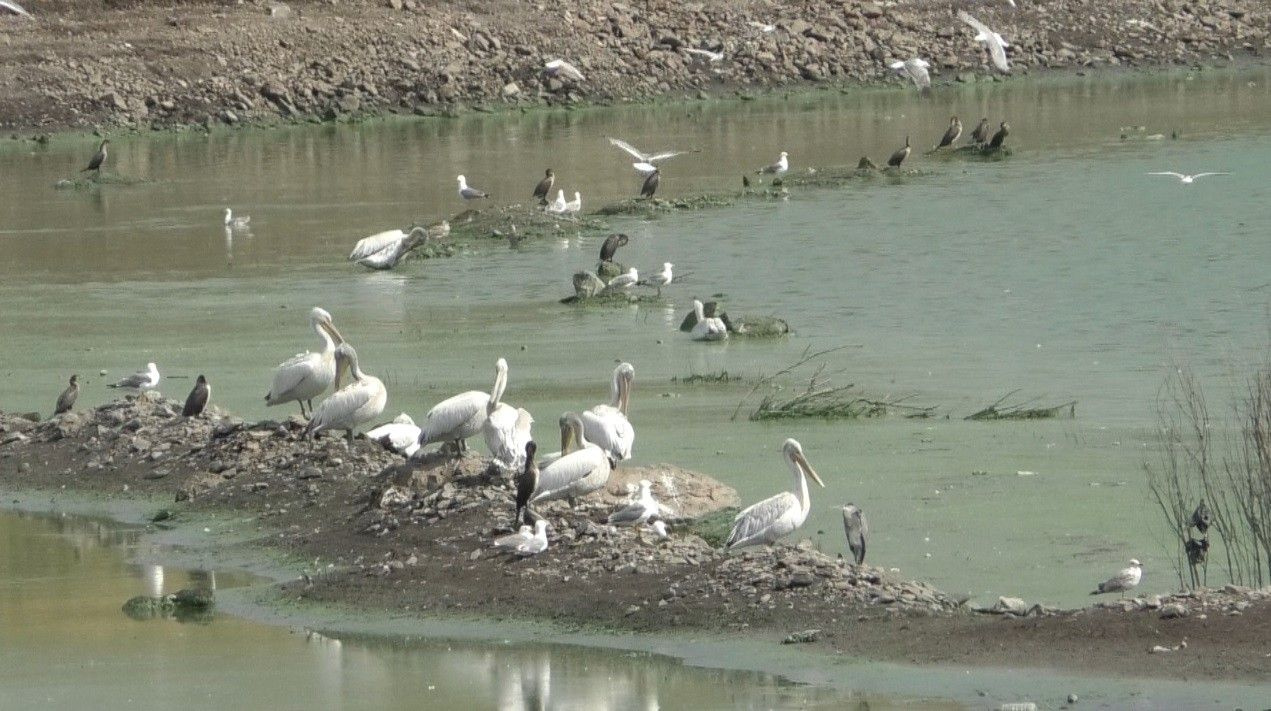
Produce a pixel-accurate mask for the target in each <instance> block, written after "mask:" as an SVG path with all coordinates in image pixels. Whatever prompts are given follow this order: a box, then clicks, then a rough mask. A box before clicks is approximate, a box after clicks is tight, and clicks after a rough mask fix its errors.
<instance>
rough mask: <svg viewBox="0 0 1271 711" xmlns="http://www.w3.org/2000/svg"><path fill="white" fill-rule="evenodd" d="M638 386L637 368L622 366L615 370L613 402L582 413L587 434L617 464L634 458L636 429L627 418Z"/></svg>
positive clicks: (610, 399) (624, 364)
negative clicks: (636, 382)
mask: <svg viewBox="0 0 1271 711" xmlns="http://www.w3.org/2000/svg"><path fill="white" fill-rule="evenodd" d="M634 383H635V366H633V365H631V364H630V363H625V362H624V363H620V364H619V365H618V367H617V368H614V369H613V380H612V382H611V383H610V386H609V402H607V403H601V404H599V405H596V406H595V407H593V408H591V409H590V410H587V411H586V412H584V413H582V422H583V433H584V434H586V435H587V441H589V442H593V443H595V444H596V446H597V447H600V448H601V449H603V450H604V451H605V452H607V453H608V454H609V456H610V458H612V459H613V460H614V461H618V462H622V461H626V460H628V459H630V458H631V450H632V448H633V447H634V446H635V428H634V427H632V426H631V421H630V420H628V419H627V407H628V406H629V405H630V403H631V386H632V385H633V384H634Z"/></svg>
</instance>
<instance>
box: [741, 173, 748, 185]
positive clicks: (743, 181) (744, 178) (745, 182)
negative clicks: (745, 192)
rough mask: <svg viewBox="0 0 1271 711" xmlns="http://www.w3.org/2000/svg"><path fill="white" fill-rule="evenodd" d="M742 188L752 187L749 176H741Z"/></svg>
mask: <svg viewBox="0 0 1271 711" xmlns="http://www.w3.org/2000/svg"><path fill="white" fill-rule="evenodd" d="M741 186H742V187H743V188H748V187H750V176H747V175H743V176H741Z"/></svg>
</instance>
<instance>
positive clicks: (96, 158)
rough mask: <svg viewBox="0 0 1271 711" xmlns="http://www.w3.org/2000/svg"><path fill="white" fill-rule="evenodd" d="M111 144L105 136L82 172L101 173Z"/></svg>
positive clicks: (24, 12)
mask: <svg viewBox="0 0 1271 711" xmlns="http://www.w3.org/2000/svg"><path fill="white" fill-rule="evenodd" d="M22 14H26V11H25V10H23V13H22ZM109 145H110V139H109V138H103V139H102V142H101V145H99V146H97V152H96V153H94V154H93V157H92V158H89V159H88V167H87V168H85V169H83V170H81V171H80V172H81V173H87V172H88V171H90V170H95V171H97V172H98V173H101V170H102V163H105V162H106V146H109Z"/></svg>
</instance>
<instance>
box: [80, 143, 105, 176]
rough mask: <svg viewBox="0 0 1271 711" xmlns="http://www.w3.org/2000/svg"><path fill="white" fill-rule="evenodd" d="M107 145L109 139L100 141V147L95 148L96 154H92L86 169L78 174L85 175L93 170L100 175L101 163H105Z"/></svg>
mask: <svg viewBox="0 0 1271 711" xmlns="http://www.w3.org/2000/svg"><path fill="white" fill-rule="evenodd" d="M108 145H110V139H109V138H104V139H102V142H101V145H100V146H97V152H96V153H94V154H93V157H92V158H91V159H90V160H89V161H88V167H87V168H85V169H83V170H81V171H80V172H81V173H87V172H88V171H90V170H95V171H97V172H98V173H100V172H101V169H102V163H105V162H106V146H108Z"/></svg>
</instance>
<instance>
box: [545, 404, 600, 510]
mask: <svg viewBox="0 0 1271 711" xmlns="http://www.w3.org/2000/svg"><path fill="white" fill-rule="evenodd" d="M564 418H565V419H567V420H568V421H569V432H570V434H569V436H570V437H572V438H573V440H574V442H575V443H577V445H578V448H577V449H575V450H573V451H571V452H570V453H569V454H566V455H564V456H563V457H561V458H560V459H557V460H556V461H554V462H552V463H551V464H549V465H547V466H545V467H541V468H540V469H539V471H538V491H536V492H535V494H534V497H533V498H532V499H530V501H531V502H535V503H537V502H539V501H551V500H553V499H569V500H570V503H571V505H572V504H573V500H574V499H575V498H577V497H579V496H583V495H585V494H590V493H591V492H593V491H598V490H600V489H602V488H604V486H605V484H606V483H608V482H609V473H610V471H611V467H610V463H609V455H608V454H606V453H605V452H604V451H603V450H601V449H600V447H597V446H596V445H594V444H592V443H591V442H588V441H587V435H586V434H584V433H583V421H582V418H580V417H579V416H578V415H576V414H574V413H572V412H570V413H566V414H565V415H564Z"/></svg>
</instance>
